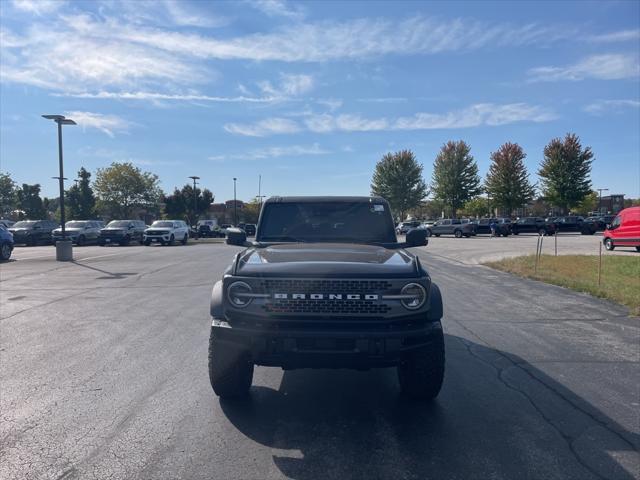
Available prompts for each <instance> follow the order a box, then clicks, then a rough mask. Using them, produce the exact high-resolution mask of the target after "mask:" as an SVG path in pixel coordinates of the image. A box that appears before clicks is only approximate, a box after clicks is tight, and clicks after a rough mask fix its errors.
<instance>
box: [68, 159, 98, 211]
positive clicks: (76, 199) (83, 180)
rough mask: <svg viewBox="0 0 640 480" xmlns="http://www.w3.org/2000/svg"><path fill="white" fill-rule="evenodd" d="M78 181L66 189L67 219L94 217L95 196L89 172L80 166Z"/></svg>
mask: <svg viewBox="0 0 640 480" xmlns="http://www.w3.org/2000/svg"><path fill="white" fill-rule="evenodd" d="M78 177H79V178H80V181H79V182H77V183H76V185H74V186H72V187H71V188H69V190H67V205H68V207H69V213H68V216H69V219H74V220H89V219H91V218H93V217H94V210H95V206H96V198H95V196H94V195H93V189H92V188H91V183H90V179H91V174H90V173H89V172H88V171H87V170H85V168H84V167H82V168H80V171H79V172H78Z"/></svg>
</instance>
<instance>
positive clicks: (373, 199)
mask: <svg viewBox="0 0 640 480" xmlns="http://www.w3.org/2000/svg"><path fill="white" fill-rule="evenodd" d="M312 202H324V203H327V202H336V203H340V202H362V203H370V202H376V203H387V201H386V200H385V199H384V198H382V197H355V196H354V197H349V196H313V197H312V196H309V197H307V196H304V197H270V198H268V199H267V200H266V202H265V203H312Z"/></svg>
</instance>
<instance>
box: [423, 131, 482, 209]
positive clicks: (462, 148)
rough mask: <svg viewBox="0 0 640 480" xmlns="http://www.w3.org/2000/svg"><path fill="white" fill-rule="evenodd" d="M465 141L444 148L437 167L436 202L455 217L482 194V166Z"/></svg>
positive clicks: (434, 181)
mask: <svg viewBox="0 0 640 480" xmlns="http://www.w3.org/2000/svg"><path fill="white" fill-rule="evenodd" d="M470 152H471V147H469V145H467V144H466V143H465V142H464V141H462V140H460V141H458V142H453V141H449V142H447V143H446V144H444V145H443V146H442V148H441V149H440V153H438V156H437V157H436V160H435V162H434V164H433V177H432V185H431V186H432V189H433V194H434V198H435V199H436V200H441V201H442V202H443V203H444V204H445V205H447V206H448V207H449V208H450V209H451V216H453V217H454V218H455V216H456V212H457V211H458V209H459V208H460V207H462V206H463V205H464V204H465V203H466V202H467V201H469V200H471V199H472V198H473V197H475V196H477V195H479V194H480V193H481V192H482V189H481V188H480V177H479V176H478V165H476V162H475V160H474V159H473V156H472V155H471V153H470Z"/></svg>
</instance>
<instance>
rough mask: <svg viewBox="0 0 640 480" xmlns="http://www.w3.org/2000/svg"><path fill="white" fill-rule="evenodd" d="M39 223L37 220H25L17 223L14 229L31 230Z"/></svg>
mask: <svg viewBox="0 0 640 480" xmlns="http://www.w3.org/2000/svg"><path fill="white" fill-rule="evenodd" d="M36 223H37V222H36V221H35V220H23V221H22V222H16V223H14V224H13V227H12V228H30V227H32V226H33V225H35V224H36Z"/></svg>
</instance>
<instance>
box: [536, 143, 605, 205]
mask: <svg viewBox="0 0 640 480" xmlns="http://www.w3.org/2000/svg"><path fill="white" fill-rule="evenodd" d="M592 162H593V152H592V151H591V148H590V147H586V148H584V149H583V148H582V145H581V144H580V138H578V136H577V135H575V134H573V133H567V135H566V136H565V137H564V140H562V139H560V138H554V139H553V140H551V141H550V142H549V144H548V145H547V146H546V147H544V159H543V160H542V163H541V164H540V169H539V170H538V176H539V177H540V181H541V183H542V190H543V194H544V196H545V197H547V198H548V199H549V201H550V202H551V203H552V204H554V205H556V206H558V207H561V208H563V209H564V210H565V212H566V211H569V210H570V209H571V207H573V206H576V205H578V204H579V203H580V202H581V201H582V200H583V199H584V197H585V196H586V195H588V194H589V193H591V178H590V175H591V163H592Z"/></svg>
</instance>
